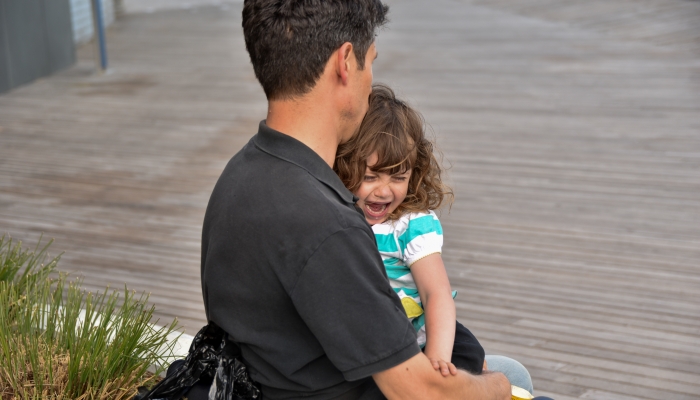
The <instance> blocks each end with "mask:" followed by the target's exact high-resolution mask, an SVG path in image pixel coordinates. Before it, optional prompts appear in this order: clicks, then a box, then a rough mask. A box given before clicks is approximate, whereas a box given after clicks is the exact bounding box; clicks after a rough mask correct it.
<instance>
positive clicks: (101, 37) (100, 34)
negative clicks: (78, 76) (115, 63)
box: [92, 0, 107, 71]
mask: <svg viewBox="0 0 700 400" xmlns="http://www.w3.org/2000/svg"><path fill="white" fill-rule="evenodd" d="M92 2H93V4H94V6H95V8H94V10H95V21H96V22H97V26H96V28H97V32H95V35H97V40H98V43H99V47H100V66H101V67H102V70H103V71H105V70H106V69H107V45H106V42H105V25H104V21H103V19H102V0H92Z"/></svg>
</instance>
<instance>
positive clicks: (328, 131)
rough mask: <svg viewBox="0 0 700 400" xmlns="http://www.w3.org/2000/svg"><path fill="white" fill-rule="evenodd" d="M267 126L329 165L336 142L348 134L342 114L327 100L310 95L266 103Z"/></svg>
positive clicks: (333, 154) (336, 145)
mask: <svg viewBox="0 0 700 400" xmlns="http://www.w3.org/2000/svg"><path fill="white" fill-rule="evenodd" d="M267 126H269V127H270V128H272V129H274V130H276V131H278V132H281V133H284V134H285V135H289V136H291V137H293V138H295V139H297V140H298V141H300V142H302V143H304V144H305V145H306V146H308V147H309V148H310V149H311V150H313V151H314V152H316V154H318V155H319V156H320V157H321V158H322V159H323V160H324V161H325V162H326V163H327V164H328V165H329V166H330V167H333V163H334V162H335V154H336V151H337V149H338V145H339V144H340V142H341V140H342V138H343V137H345V136H347V133H346V132H345V131H344V127H343V121H342V118H341V116H340V115H337V113H335V112H333V107H332V104H329V102H328V99H319V98H316V96H313V95H311V96H303V97H302V98H297V99H294V100H276V101H270V102H268V110H267ZM346 129H347V128H345V130H346Z"/></svg>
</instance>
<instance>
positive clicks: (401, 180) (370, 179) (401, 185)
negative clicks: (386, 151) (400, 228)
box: [355, 153, 411, 225]
mask: <svg viewBox="0 0 700 400" xmlns="http://www.w3.org/2000/svg"><path fill="white" fill-rule="evenodd" d="M377 161H378V158H377V153H372V155H371V156H370V157H369V158H368V159H367V170H366V171H365V176H364V179H363V180H362V184H360V188H359V189H357V191H356V192H355V196H357V197H358V198H359V200H358V201H357V205H358V206H359V207H360V208H361V209H362V212H363V213H364V214H365V219H366V220H367V222H368V223H369V224H370V225H374V224H381V223H382V222H384V221H386V220H387V218H388V217H389V214H391V213H392V212H393V211H394V210H396V208H397V207H398V206H399V205H400V204H401V203H402V202H403V201H404V199H405V198H406V193H408V181H409V179H410V178H411V171H410V170H409V171H406V172H403V173H399V174H393V175H389V174H388V173H385V172H375V171H372V170H371V167H372V166H373V165H374V164H376V163H377Z"/></svg>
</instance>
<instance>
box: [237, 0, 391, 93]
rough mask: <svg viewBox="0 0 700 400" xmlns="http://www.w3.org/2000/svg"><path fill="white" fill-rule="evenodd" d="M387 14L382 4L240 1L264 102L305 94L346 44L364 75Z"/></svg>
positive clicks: (373, 0) (362, 0)
mask: <svg viewBox="0 0 700 400" xmlns="http://www.w3.org/2000/svg"><path fill="white" fill-rule="evenodd" d="M388 11H389V7H388V6H386V5H384V4H383V3H382V2H381V0H245V3H244V6H243V34H244V36H245V45H246V49H248V54H250V61H251V62H252V63H253V69H254V70H255V76H256V77H257V78H258V81H259V82H260V84H261V85H262V87H263V90H264V91H265V95H266V96H267V98H268V100H277V99H285V98H292V97H295V96H299V95H303V94H305V93H307V92H309V91H310V90H311V89H312V88H313V87H314V85H315V84H316V81H317V80H318V78H319V77H320V76H321V74H322V73H323V70H324V68H325V67H326V63H327V62H328V59H329V57H330V56H331V54H333V52H334V51H336V50H337V49H338V48H339V47H340V46H341V45H342V44H343V43H345V42H350V43H352V45H353V48H354V53H355V58H356V59H357V62H358V67H359V68H360V69H363V68H364V66H365V54H367V50H369V47H370V46H371V45H372V42H374V37H375V33H376V30H377V28H379V27H380V26H382V25H383V24H384V23H385V22H386V14H387V12H388Z"/></svg>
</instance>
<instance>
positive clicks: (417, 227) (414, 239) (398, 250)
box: [372, 211, 457, 347]
mask: <svg viewBox="0 0 700 400" xmlns="http://www.w3.org/2000/svg"><path fill="white" fill-rule="evenodd" d="M372 230H373V231H374V236H375V237H376V239H377V247H378V248H379V253H380V254H381V255H382V260H383V261H384V268H386V274H387V275H388V277H389V282H390V283H391V287H392V288H394V291H395V292H396V294H398V295H399V297H400V298H401V303H402V304H403V307H404V309H405V311H406V315H407V316H408V318H409V319H410V320H411V323H412V324H413V327H414V328H415V329H416V333H417V335H418V344H419V345H420V346H421V347H424V346H425V314H424V313H423V306H422V302H421V300H420V295H419V294H418V289H417V288H416V283H415V281H414V280H413V275H411V265H413V263H415V262H416V261H418V260H420V259H421V258H424V257H426V256H429V255H431V254H434V253H441V252H442V226H441V225H440V220H438V218H437V215H435V213H434V212H433V211H429V212H428V213H409V214H405V215H403V216H402V217H401V218H399V219H398V220H396V221H385V222H384V223H381V224H376V225H372ZM456 295H457V292H455V291H453V292H452V297H455V296H456Z"/></svg>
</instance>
